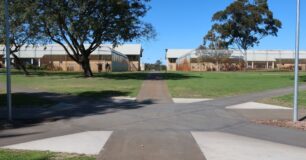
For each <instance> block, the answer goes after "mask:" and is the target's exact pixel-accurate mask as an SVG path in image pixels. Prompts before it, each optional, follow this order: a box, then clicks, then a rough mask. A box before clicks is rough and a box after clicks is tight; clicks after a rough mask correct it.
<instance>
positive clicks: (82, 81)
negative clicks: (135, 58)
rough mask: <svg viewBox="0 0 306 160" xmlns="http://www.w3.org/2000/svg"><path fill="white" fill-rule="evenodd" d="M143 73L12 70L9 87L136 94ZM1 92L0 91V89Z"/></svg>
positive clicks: (84, 93) (2, 78)
mask: <svg viewBox="0 0 306 160" xmlns="http://www.w3.org/2000/svg"><path fill="white" fill-rule="evenodd" d="M146 77H147V73H144V72H140V73H138V72H137V73H136V72H127V73H99V74H95V76H94V77H92V78H84V77H83V76H82V73H75V72H46V71H44V72H43V71H39V72H38V71H37V72H34V73H32V75H30V76H24V75H23V74H22V73H21V72H16V71H15V72H13V74H12V86H13V87H15V88H17V89H18V87H20V88H26V89H29V90H31V89H32V90H41V91H46V92H52V93H60V94H71V95H77V96H91V97H92V96H100V97H101V96H102V97H103V96H132V97H135V96H136V95H137V94H138V91H139V89H140V86H141V83H142V81H143V80H144V79H145V78H146ZM0 83H5V75H4V74H1V75H0ZM2 92H3V91H2Z"/></svg>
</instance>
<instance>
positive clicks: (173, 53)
mask: <svg viewBox="0 0 306 160" xmlns="http://www.w3.org/2000/svg"><path fill="white" fill-rule="evenodd" d="M192 50H193V49H166V58H179V57H181V56H183V55H184V54H187V53H188V52H191V51H192Z"/></svg>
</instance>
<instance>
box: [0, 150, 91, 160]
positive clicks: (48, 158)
mask: <svg viewBox="0 0 306 160" xmlns="http://www.w3.org/2000/svg"><path fill="white" fill-rule="evenodd" d="M0 159H1V160H94V159H95V158H94V157H93V156H85V155H74V154H64V153H54V152H45V151H21V150H18V151H17V150H8V149H0Z"/></svg>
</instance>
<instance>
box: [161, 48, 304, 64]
mask: <svg viewBox="0 0 306 160" xmlns="http://www.w3.org/2000/svg"><path fill="white" fill-rule="evenodd" d="M231 51H233V52H232V54H231V56H234V57H243V56H244V55H243V54H242V52H241V51H240V50H231ZM183 52H184V50H175V49H173V50H171V54H170V56H169V57H167V58H180V57H184V56H191V57H192V58H196V57H198V55H197V54H196V50H191V51H189V52H186V53H185V54H182V53H183ZM299 53H300V55H299V58H300V59H306V51H305V50H303V51H300V52H299ZM166 55H168V53H166ZM178 55H180V56H178ZM177 56H178V57H177ZM294 58H295V51H294V50H248V51H247V61H276V60H278V59H294Z"/></svg>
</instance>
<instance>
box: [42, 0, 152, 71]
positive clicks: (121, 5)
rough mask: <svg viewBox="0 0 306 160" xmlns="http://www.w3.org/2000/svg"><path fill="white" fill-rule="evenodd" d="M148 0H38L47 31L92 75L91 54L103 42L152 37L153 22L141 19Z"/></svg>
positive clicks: (51, 37)
mask: <svg viewBox="0 0 306 160" xmlns="http://www.w3.org/2000/svg"><path fill="white" fill-rule="evenodd" d="M148 2H149V0H86V1H80V0H64V1H63V0H38V14H39V15H40V22H41V25H42V28H43V29H44V33H45V34H46V35H47V36H48V37H50V39H51V40H52V41H53V42H55V43H58V44H60V45H61V46H62V47H63V48H64V49H65V51H66V52H67V54H68V55H69V57H70V58H71V59H73V60H74V61H75V62H77V63H78V64H80V65H81V66H82V68H83V70H84V75H85V76H88V77H90V76H93V74H92V71H91V68H90V63H89V56H90V54H91V53H92V52H93V51H94V50H96V49H97V48H98V47H99V46H100V45H101V44H103V43H112V44H113V45H114V46H116V45H117V44H120V43H123V42H127V41H133V40H135V39H136V40H137V39H138V40H139V39H141V38H152V37H154V36H155V32H154V29H153V27H152V25H151V24H149V23H145V22H143V21H142V17H144V16H145V15H146V13H147V12H148V10H149V9H150V7H149V6H148Z"/></svg>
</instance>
